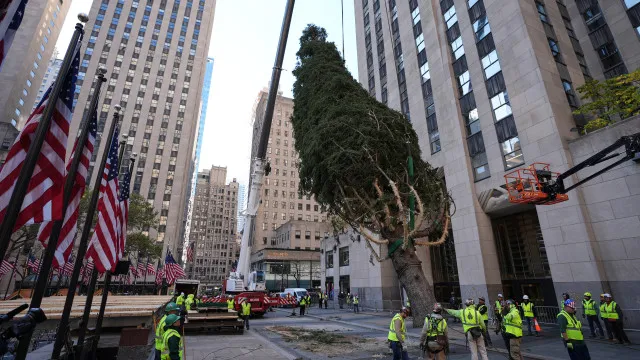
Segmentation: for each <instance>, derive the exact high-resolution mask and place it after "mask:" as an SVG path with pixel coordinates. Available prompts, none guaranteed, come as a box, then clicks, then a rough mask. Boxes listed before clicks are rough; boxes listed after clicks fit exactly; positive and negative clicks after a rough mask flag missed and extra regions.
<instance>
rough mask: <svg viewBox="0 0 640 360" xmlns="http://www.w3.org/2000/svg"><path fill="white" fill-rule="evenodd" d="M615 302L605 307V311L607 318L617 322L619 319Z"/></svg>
mask: <svg viewBox="0 0 640 360" xmlns="http://www.w3.org/2000/svg"><path fill="white" fill-rule="evenodd" d="M616 305H617V304H616V302H615V301H612V302H611V303H610V304H607V305H605V309H606V310H607V318H609V319H616V320H618V319H619V318H620V317H619V316H618V313H617V312H616Z"/></svg>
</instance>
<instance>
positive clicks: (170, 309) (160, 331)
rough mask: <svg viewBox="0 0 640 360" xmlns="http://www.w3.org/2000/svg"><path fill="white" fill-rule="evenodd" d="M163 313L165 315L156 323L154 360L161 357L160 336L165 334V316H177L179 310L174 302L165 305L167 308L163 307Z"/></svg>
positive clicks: (158, 359)
mask: <svg viewBox="0 0 640 360" xmlns="http://www.w3.org/2000/svg"><path fill="white" fill-rule="evenodd" d="M164 312H165V314H164V315H163V316H162V317H161V318H160V321H158V324H156V341H155V346H156V356H155V360H160V358H161V355H162V341H163V340H162V339H163V338H162V336H163V335H164V332H165V326H166V325H165V320H167V316H169V315H171V314H173V315H178V314H180V308H179V307H178V305H176V303H174V302H170V303H168V304H167V306H165V307H164Z"/></svg>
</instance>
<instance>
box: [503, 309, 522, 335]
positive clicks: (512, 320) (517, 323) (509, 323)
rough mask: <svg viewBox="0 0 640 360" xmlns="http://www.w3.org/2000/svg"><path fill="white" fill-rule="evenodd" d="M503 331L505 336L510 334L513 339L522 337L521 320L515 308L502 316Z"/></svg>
mask: <svg viewBox="0 0 640 360" xmlns="http://www.w3.org/2000/svg"><path fill="white" fill-rule="evenodd" d="M502 323H503V324H504V331H505V332H506V333H507V334H512V335H513V336H515V337H522V319H521V318H520V313H518V309H516V308H515V307H514V308H513V309H511V311H509V313H508V314H507V315H505V316H504V321H503V322H502Z"/></svg>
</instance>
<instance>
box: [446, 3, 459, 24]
mask: <svg viewBox="0 0 640 360" xmlns="http://www.w3.org/2000/svg"><path fill="white" fill-rule="evenodd" d="M444 21H445V22H446V23H447V29H450V28H451V27H452V26H453V25H454V24H455V23H457V22H458V15H457V14H456V7H455V6H453V5H452V6H451V7H450V8H449V10H447V12H445V13H444Z"/></svg>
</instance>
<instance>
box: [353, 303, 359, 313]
mask: <svg viewBox="0 0 640 360" xmlns="http://www.w3.org/2000/svg"><path fill="white" fill-rule="evenodd" d="M353 312H354V313H359V312H360V306H358V304H353Z"/></svg>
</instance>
